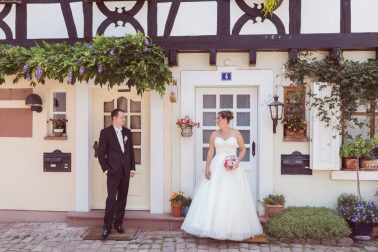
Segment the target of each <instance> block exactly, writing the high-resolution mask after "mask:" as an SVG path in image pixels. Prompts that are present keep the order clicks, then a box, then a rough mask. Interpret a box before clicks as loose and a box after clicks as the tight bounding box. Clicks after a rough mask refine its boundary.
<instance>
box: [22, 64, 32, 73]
mask: <svg viewBox="0 0 378 252" xmlns="http://www.w3.org/2000/svg"><path fill="white" fill-rule="evenodd" d="M29 67H30V65H29V63H26V64H25V65H24V67H23V68H22V73H23V74H24V73H26V72H27V71H28V69H29Z"/></svg>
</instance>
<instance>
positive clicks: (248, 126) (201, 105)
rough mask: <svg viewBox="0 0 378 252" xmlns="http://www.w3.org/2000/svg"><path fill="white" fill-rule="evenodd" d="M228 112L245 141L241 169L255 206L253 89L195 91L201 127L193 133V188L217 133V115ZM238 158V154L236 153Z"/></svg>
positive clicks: (201, 174) (255, 104)
mask: <svg viewBox="0 0 378 252" xmlns="http://www.w3.org/2000/svg"><path fill="white" fill-rule="evenodd" d="M221 110H230V111H231V112H233V114H234V119H233V120H231V121H230V127H232V128H234V129H237V130H239V131H240V133H241V134H242V136H243V138H244V142H245V146H246V149H247V154H246V155H245V157H244V159H243V160H242V161H241V165H240V167H241V168H242V169H243V170H244V171H245V172H246V174H247V176H248V178H249V182H250V186H251V191H252V194H253V197H254V199H255V200H256V203H257V199H258V198H257V190H258V166H257V164H258V162H257V155H256V150H257V149H258V148H257V144H258V143H257V142H256V141H257V89H256V88H223V87H222V88H197V89H196V120H197V121H200V122H201V123H202V127H201V128H199V129H196V130H195V131H196V179H195V182H196V185H198V182H199V181H200V179H201V177H202V176H203V173H204V172H205V164H206V158H207V151H208V149H209V139H210V134H211V132H212V131H214V130H217V126H216V123H215V119H216V113H217V112H219V111H221ZM238 154H239V152H238Z"/></svg>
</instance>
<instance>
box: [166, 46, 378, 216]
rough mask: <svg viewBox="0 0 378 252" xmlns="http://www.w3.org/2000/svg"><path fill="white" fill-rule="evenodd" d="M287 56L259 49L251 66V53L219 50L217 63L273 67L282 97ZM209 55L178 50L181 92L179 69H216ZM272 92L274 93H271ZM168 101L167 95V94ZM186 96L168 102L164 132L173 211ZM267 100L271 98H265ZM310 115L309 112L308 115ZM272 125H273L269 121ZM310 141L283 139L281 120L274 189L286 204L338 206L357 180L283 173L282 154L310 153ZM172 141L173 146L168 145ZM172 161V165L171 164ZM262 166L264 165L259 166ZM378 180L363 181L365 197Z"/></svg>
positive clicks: (359, 55) (361, 56)
mask: <svg viewBox="0 0 378 252" xmlns="http://www.w3.org/2000/svg"><path fill="white" fill-rule="evenodd" d="M325 55H327V52H324V51H322V52H315V53H314V56H317V57H320V58H321V57H324V56H325ZM344 56H345V58H346V59H351V60H360V61H361V60H366V59H368V58H372V57H375V53H374V52H369V51H362V52H359V51H353V52H345V53H344ZM287 60H288V53H286V52H258V53H257V65H256V66H249V55H248V53H218V54H217V65H218V66H226V65H235V66H236V68H237V69H270V70H273V71H274V86H275V90H277V94H278V95H279V97H280V100H281V101H282V99H283V98H282V97H283V88H282V86H283V85H289V84H290V81H289V80H286V79H285V78H283V79H282V80H281V69H282V66H283V64H284V63H286V61H287ZM208 62H209V55H208V54H206V53H179V55H178V63H179V66H178V67H173V68H171V70H172V72H173V77H174V78H175V79H177V81H178V88H179V91H178V94H180V71H183V70H204V71H205V70H215V69H216V67H215V66H210V65H209V64H208ZM272 96H273V94H272ZM165 99H166V100H167V101H168V97H165ZM182 99H185V97H180V96H179V97H178V103H169V102H166V104H165V105H166V107H165V114H164V120H170V124H166V128H165V134H166V135H170V136H171V139H170V141H169V144H168V141H167V144H168V146H167V149H166V150H167V152H168V151H170V153H171V156H169V155H166V157H165V177H166V178H165V181H164V198H165V202H164V211H165V212H169V211H170V204H169V201H168V200H169V196H170V193H171V192H174V191H178V190H180V189H181V185H180V176H181V174H180V162H181V160H180V140H181V135H180V131H179V129H177V127H176V125H175V122H176V120H177V118H179V117H180V116H182V115H181V113H180V102H181V101H182ZM263 102H264V103H265V104H268V103H269V102H271V100H269V101H268V100H267V101H263ZM307 117H308V115H307ZM269 127H271V125H269ZM309 144H310V143H309V142H302V143H301V142H283V128H282V124H281V123H279V124H278V127H277V134H275V135H274V146H275V148H274V150H273V152H274V175H273V176H274V192H275V193H279V194H284V195H285V196H286V198H287V205H298V206H300V205H312V206H326V207H335V204H336V199H337V197H338V196H339V195H340V194H341V193H344V192H346V193H355V192H356V181H341V180H331V179H330V178H331V172H330V171H313V175H312V176H304V175H281V167H280V158H281V156H280V155H281V154H291V153H292V152H293V151H300V152H302V153H303V154H309V151H310V145H309ZM169 145H170V146H169ZM169 164H171V165H169ZM260 169H263V167H260ZM376 185H377V181H362V182H361V192H362V196H363V197H364V198H365V199H374V196H373V195H374V193H375V189H376Z"/></svg>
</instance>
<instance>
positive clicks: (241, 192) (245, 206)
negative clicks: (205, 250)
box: [181, 111, 263, 241]
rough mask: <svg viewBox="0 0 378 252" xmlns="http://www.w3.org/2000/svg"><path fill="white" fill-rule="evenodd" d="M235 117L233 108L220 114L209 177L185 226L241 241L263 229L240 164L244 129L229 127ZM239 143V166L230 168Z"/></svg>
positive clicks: (203, 233) (210, 153)
mask: <svg viewBox="0 0 378 252" xmlns="http://www.w3.org/2000/svg"><path fill="white" fill-rule="evenodd" d="M232 118H233V115H232V112H231V111H221V112H219V113H218V114H217V118H216V123H217V126H218V127H219V128H220V129H219V130H217V131H215V132H213V133H212V134H211V136H210V142H209V151H208V153H207V160H206V168H205V177H204V178H203V179H202V181H201V183H200V184H199V185H198V187H197V188H196V191H195V193H194V197H193V201H192V203H191V205H190V208H189V212H188V214H187V215H186V218H185V221H184V223H183V224H182V226H181V229H182V230H184V231H185V232H187V233H189V234H192V235H195V236H200V237H210V238H214V239H218V240H235V241H241V240H245V239H248V238H252V237H254V236H256V235H259V234H262V232H263V229H262V227H261V224H260V221H259V219H258V216H257V213H256V208H255V205H254V203H253V202H254V201H253V198H252V193H251V189H250V186H249V183H248V180H247V177H246V174H245V172H244V171H243V167H238V166H239V161H240V160H242V159H243V157H244V155H245V154H246V149H245V146H244V141H243V137H242V135H241V134H240V132H239V131H238V130H235V129H232V128H230V127H229V122H230V120H231V119H232ZM238 146H239V148H240V154H239V157H237V159H236V167H237V168H235V169H233V170H231V171H228V170H226V168H225V167H224V160H225V158H226V156H228V155H236V149H237V147H238ZM215 150H216V155H215V157H214V158H213V155H214V151H215Z"/></svg>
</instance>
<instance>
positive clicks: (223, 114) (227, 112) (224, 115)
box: [218, 110, 234, 123]
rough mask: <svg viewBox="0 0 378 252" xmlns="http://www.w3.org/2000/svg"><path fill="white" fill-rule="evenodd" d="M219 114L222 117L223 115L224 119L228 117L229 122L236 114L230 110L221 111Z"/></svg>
mask: <svg viewBox="0 0 378 252" xmlns="http://www.w3.org/2000/svg"><path fill="white" fill-rule="evenodd" d="M218 115H220V117H222V118H223V119H227V123H229V122H230V120H232V119H233V118H234V115H233V114H232V112H231V111H229V110H223V111H219V112H218Z"/></svg>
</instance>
